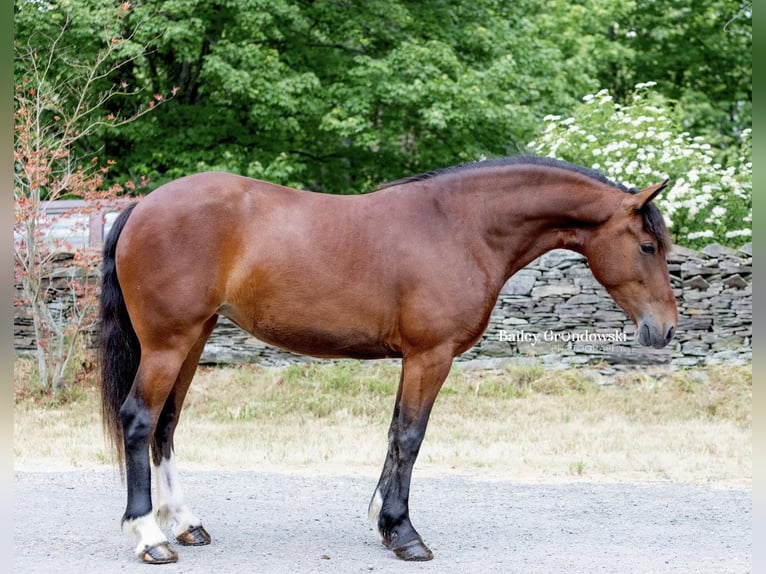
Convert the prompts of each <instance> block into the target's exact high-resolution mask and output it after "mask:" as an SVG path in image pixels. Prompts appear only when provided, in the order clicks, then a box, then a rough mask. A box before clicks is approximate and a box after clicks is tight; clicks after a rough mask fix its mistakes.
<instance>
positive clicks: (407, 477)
mask: <svg viewBox="0 0 766 574" xmlns="http://www.w3.org/2000/svg"><path fill="white" fill-rule="evenodd" d="M667 183H668V180H665V181H663V182H661V183H658V184H656V185H652V186H650V187H647V188H645V189H641V190H639V189H636V188H629V187H627V186H625V185H623V184H616V183H614V182H613V181H611V180H609V179H608V178H607V177H606V176H605V175H604V174H603V173H601V172H598V171H595V170H591V169H588V168H585V167H582V166H578V165H575V164H571V163H568V162H564V161H561V160H555V159H550V158H544V157H537V156H516V157H510V158H501V159H491V160H483V161H477V162H471V163H467V164H462V165H458V166H453V167H449V168H445V169H441V170H437V171H433V172H429V173H426V174H422V175H417V176H414V177H409V178H407V179H402V180H398V181H395V182H392V183H389V184H385V185H383V186H381V187H379V188H377V189H375V190H374V191H371V192H369V193H366V194H362V195H356V196H348V195H347V196H342V195H329V194H322V193H316V192H311V191H304V190H298V189H293V188H288V187H283V186H279V185H275V184H272V183H267V182H264V181H259V180H255V179H250V178H246V177H242V176H238V175H234V174H228V173H223V172H205V173H198V174H194V175H189V176H185V177H182V178H180V179H176V180H174V181H171V182H169V183H166V184H164V185H162V186H160V187H158V188H157V189H156V190H154V191H152V192H151V193H149V194H148V195H146V196H145V197H144V198H142V199H141V200H140V201H137V202H135V203H132V204H131V205H130V206H128V207H127V208H126V209H124V211H122V212H121V213H120V214H119V216H118V217H117V219H116V220H115V222H114V224H113V226H112V229H111V231H110V233H109V234H108V236H107V238H106V240H105V242H104V247H103V263H102V289H101V295H100V321H101V328H100V350H99V355H100V364H101V399H102V400H101V403H102V405H101V407H102V415H103V421H104V426H105V431H106V433H107V436H108V437H109V438H110V439H111V442H112V443H113V445H114V447H115V449H116V451H117V460H118V463H119V465H120V469H121V474H122V475H123V477H124V480H125V483H126V490H127V505H126V509H125V513H124V515H123V517H122V522H121V524H122V529H123V531H124V532H125V533H126V534H128V535H129V536H131V537H133V540H134V542H135V544H136V546H135V554H136V556H137V557H138V558H139V559H140V560H142V561H144V562H148V563H158V564H159V563H169V562H175V561H176V560H177V559H178V552H177V550H176V549H175V546H174V545H173V544H171V543H170V542H169V540H168V538H167V537H166V535H165V533H164V532H163V530H162V528H161V527H160V526H161V525H169V526H170V528H171V530H170V532H171V533H172V534H173V536H174V537H175V540H176V542H177V543H178V544H180V545H206V544H209V543H210V542H211V536H210V534H209V533H208V532H207V530H205V528H204V527H203V526H202V521H201V520H200V518H199V517H198V516H197V515H196V514H195V513H194V512H193V511H192V509H191V507H190V506H189V505H188V504H187V502H186V500H185V498H184V496H183V493H182V490H181V486H180V482H179V476H178V471H177V467H176V462H175V456H174V442H173V436H174V432H175V430H176V427H177V425H178V422H179V417H180V414H181V409H182V406H183V403H184V397H185V396H186V393H187V391H188V389H189V386H190V383H191V381H192V378H193V376H194V373H195V370H196V369H197V365H198V362H199V359H200V356H201V353H202V351H203V348H204V346H205V342H206V340H207V338H208V336H209V335H210V333H211V331H213V328H214V327H215V325H216V321H217V319H218V317H219V316H220V315H223V316H225V317H227V318H229V319H230V320H231V321H232V322H234V323H235V324H237V325H238V326H239V327H241V328H242V329H244V330H245V331H247V332H248V333H250V334H252V335H254V336H255V337H257V338H258V339H260V340H262V341H264V342H266V343H268V344H271V345H275V346H277V347H280V348H282V349H286V350H288V351H292V352H296V353H300V354H304V355H310V356H314V357H320V358H344V357H345V358H354V359H381V358H399V359H401V372H400V379H399V386H398V391H397V393H396V398H395V402H394V409H393V416H392V419H391V423H390V427H389V431H388V451H387V453H386V456H385V459H384V463H383V468H382V472H381V475H380V479H379V481H378V483H377V486H376V488H375V490H374V493H373V495H372V499H371V500H370V503H369V507H368V513H369V518H370V521H371V524H372V525H373V528H374V529H375V530H376V531H377V533H378V534H379V536H380V538H381V541H382V543H383V544H384V545H385V546H386V547H387V548H388V549H390V550H392V551H393V553H394V554H395V555H396V556H397V557H399V558H401V559H403V560H412V561H421V560H430V559H431V558H432V557H433V553H432V552H431V550H430V549H429V547H428V546H427V545H426V544H425V543H424V542H423V539H422V537H421V536H420V534H418V532H417V531H416V530H415V528H414V527H413V525H412V523H411V521H410V517H409V493H410V483H411V478H412V470H413V465H414V463H415V460H416V458H417V456H418V451H419V449H420V446H421V443H422V441H423V437H424V433H425V431H426V426H427V424H428V420H429V416H430V414H431V409H432V407H433V405H434V401H435V399H436V396H437V394H438V393H439V390H440V388H441V386H442V383H443V382H444V380H445V378H446V377H447V374H448V372H449V370H450V367H451V364H452V362H453V359H454V358H455V357H457V356H458V355H460V354H461V353H463V352H465V351H466V350H468V349H469V348H471V347H472V346H473V345H474V344H475V343H476V342H477V341H478V340H479V339H480V337H481V336H482V334H483V332H484V331H485V329H486V328H487V325H488V322H489V318H490V314H491V311H492V309H493V307H494V305H495V303H496V301H497V298H498V295H499V293H500V289H501V288H502V287H503V285H504V284H505V282H506V281H507V280H508V279H509V278H510V277H511V276H512V275H513V274H514V273H515V272H516V271H518V270H519V269H521V268H522V267H524V266H525V265H527V264H528V263H530V262H531V261H533V260H534V259H536V258H537V257H539V256H540V255H542V254H543V253H545V252H547V251H549V250H551V249H556V248H563V249H569V250H573V251H576V252H579V253H581V254H583V255H584V256H585V257H586V258H587V261H588V264H589V266H590V269H591V271H592V273H593V275H594V276H595V278H596V279H597V280H598V281H599V282H600V283H601V284H602V285H603V286H604V287H605V288H606V291H607V292H608V293H609V295H610V296H611V297H612V298H613V299H614V301H615V302H616V303H617V304H618V305H619V306H620V307H621V308H622V309H623V310H624V311H625V312H626V313H627V315H628V316H629V317H630V319H631V320H632V321H633V322H634V323H635V325H636V339H637V341H638V343H639V344H641V345H646V346H652V347H655V348H661V347H664V346H665V345H667V344H668V342H669V341H670V340H671V339H672V338H673V335H674V332H675V329H676V325H677V320H678V314H677V309H676V302H675V296H674V293H673V290H672V288H671V285H670V281H669V274H668V267H667V262H666V253H667V252H668V250H669V248H670V238H669V233H668V230H667V227H666V225H665V222H664V220H663V217H662V215H661V213H660V211H659V209H658V208H657V207H656V205H655V204H654V203H652V200H653V199H654V198H655V196H657V194H658V193H660V192H661V191H662V190H663V189H664V188H665V187H666V186H667ZM152 474H153V475H154V479H155V485H156V500H155V502H156V508H153V506H152V494H151V483H152Z"/></svg>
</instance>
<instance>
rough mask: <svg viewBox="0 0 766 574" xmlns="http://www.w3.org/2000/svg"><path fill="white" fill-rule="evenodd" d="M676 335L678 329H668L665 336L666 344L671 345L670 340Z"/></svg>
mask: <svg viewBox="0 0 766 574" xmlns="http://www.w3.org/2000/svg"><path fill="white" fill-rule="evenodd" d="M675 334H676V328H675V327H673V326H671V327H670V329H668V332H667V334H666V335H665V344H666V345H667V344H668V343H670V340H671V339H672V338H673V335H675Z"/></svg>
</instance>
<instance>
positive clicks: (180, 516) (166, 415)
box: [152, 315, 218, 546]
mask: <svg viewBox="0 0 766 574" xmlns="http://www.w3.org/2000/svg"><path fill="white" fill-rule="evenodd" d="M217 320H218V316H217V315H215V316H213V317H211V318H210V319H209V320H208V322H207V323H206V324H205V327H204V329H203V332H202V335H201V336H200V338H199V339H198V340H197V342H196V343H195V344H194V346H193V347H192V349H191V351H189V354H188V355H187V357H186V360H185V361H184V363H183V365H182V366H181V370H180V371H179V372H178V377H177V378H176V382H175V385H174V386H173V390H172V391H171V393H170V396H169V397H168V398H167V400H166V401H165V406H164V407H163V409H162V413H161V414H160V418H159V421H158V422H157V430H156V431H155V432H154V440H153V442H152V463H153V464H154V480H155V486H156V494H157V498H156V505H155V506H156V509H157V511H156V512H157V518H158V519H159V522H160V524H169V525H170V527H171V529H172V532H173V536H175V538H176V540H177V541H178V543H179V544H183V545H184V546H202V545H205V544H210V535H209V534H208V533H207V531H206V530H205V528H204V527H203V526H202V521H201V520H200V519H199V518H197V516H196V515H195V514H194V513H193V512H192V511H191V509H190V508H189V506H188V504H187V503H186V500H185V498H184V495H183V491H182V489H181V482H180V479H179V476H178V470H177V468H176V464H175V449H174V444H173V435H174V433H175V429H176V427H177V426H178V420H179V418H180V415H181V409H182V407H183V402H184V399H185V398H186V392H187V391H188V390H189V385H190V384H191V381H192V378H194V373H195V372H196V370H197V365H198V363H199V358H200V356H201V355H202V351H203V349H204V347H205V343H206V342H207V339H208V337H209V336H210V333H211V332H212V331H213V328H214V327H215V324H216V321H217Z"/></svg>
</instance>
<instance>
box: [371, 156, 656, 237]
mask: <svg viewBox="0 0 766 574" xmlns="http://www.w3.org/2000/svg"><path fill="white" fill-rule="evenodd" d="M510 165H541V166H546V167H555V168H559V169H565V170H567V171H572V172H574V173H579V174H580V175H584V176H586V177H589V178H591V179H594V180H596V181H598V182H599V183H603V184H606V185H608V186H610V187H613V188H615V189H618V190H619V191H622V192H623V193H638V192H639V190H638V189H637V188H635V187H627V186H625V185H623V184H621V183H616V182H614V181H612V180H611V179H609V178H608V177H606V176H605V175H604V174H603V173H602V172H600V171H598V170H595V169H591V168H588V167H584V166H581V165H577V164H574V163H571V162H568V161H564V160H561V159H556V158H552V157H542V156H536V155H518V156H511V157H503V158H495V159H486V160H480V161H471V162H467V163H462V164H459V165H454V166H451V167H445V168H442V169H437V170H434V171H429V172H426V173H421V174H418V175H413V176H411V177H405V178H403V179H398V180H396V181H392V182H389V183H385V184H383V185H381V186H379V187H378V189H386V188H387V187H394V186H395V185H402V184H406V183H415V182H418V181H425V180H429V179H434V178H436V177H440V176H442V175H449V174H453V173H460V172H463V171H469V170H474V169H482V168H487V167H490V168H491V167H504V166H510ZM641 214H642V215H643V218H644V225H646V230H647V231H648V232H649V233H650V234H652V236H654V238H655V239H656V240H657V244H658V248H659V250H660V251H661V252H667V251H668V250H669V249H670V244H671V242H670V234H669V233H668V229H667V226H666V225H665V220H664V218H663V217H662V214H661V213H660V210H659V209H657V206H656V205H654V204H653V203H651V202H650V203H648V204H647V205H645V206H644V207H643V209H642V210H641Z"/></svg>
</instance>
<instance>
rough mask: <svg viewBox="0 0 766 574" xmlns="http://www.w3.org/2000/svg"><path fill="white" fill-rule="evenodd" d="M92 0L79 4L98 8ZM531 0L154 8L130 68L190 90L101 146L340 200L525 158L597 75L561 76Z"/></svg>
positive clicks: (228, 2) (136, 75)
mask: <svg viewBox="0 0 766 574" xmlns="http://www.w3.org/2000/svg"><path fill="white" fill-rule="evenodd" d="M90 1H92V0H83V2H90ZM543 9H544V7H543V6H542V5H540V4H539V3H536V2H531V1H524V2H515V3H507V2H499V1H496V0H478V1H477V2H472V3H448V2H412V1H406V0H396V1H387V2H382V1H370V2H354V1H352V2H338V1H337V0H318V1H307V0H274V1H269V2H266V1H264V0H219V1H217V2H213V3H211V2H202V1H199V0H192V1H188V2H178V1H177V0H145V1H144V2H142V3H141V5H140V6H138V5H137V6H136V9H135V11H134V12H133V13H132V14H131V16H130V18H134V19H137V18H143V19H146V20H147V25H146V26H145V27H143V28H142V32H141V34H142V35H141V36H140V39H141V42H143V43H147V42H150V41H151V42H152V43H153V46H154V48H153V50H152V51H151V52H150V53H147V54H146V55H145V56H143V57H142V58H140V59H137V60H136V61H135V63H134V65H132V66H131V67H130V68H129V70H126V71H127V72H129V74H130V75H131V77H132V79H131V80H129V81H130V82H131V83H134V82H135V81H139V80H140V79H142V78H145V79H147V80H148V81H149V82H150V83H151V85H152V86H153V90H154V91H155V92H163V93H164V92H167V90H168V89H170V86H172V85H179V86H180V87H181V95H180V97H179V98H178V99H177V100H176V101H175V102H174V105H173V106H166V107H165V108H163V109H162V110H160V111H159V112H158V113H157V114H155V115H153V116H152V118H151V121H150V122H141V123H140V124H133V125H129V126H125V127H124V128H122V129H120V130H119V131H115V132H108V133H105V134H104V137H103V138H102V139H101V141H102V142H103V144H104V146H105V149H106V150H107V152H108V153H109V154H118V153H119V154H121V155H124V157H125V161H124V162H123V165H124V166H125V167H122V168H120V169H123V170H124V169H126V168H127V167H128V166H129V168H130V170H132V171H131V173H125V172H124V171H116V172H115V173H121V174H123V175H128V176H131V177H137V176H139V175H151V176H152V177H153V179H154V180H155V181H156V182H157V183H159V182H161V181H165V180H169V179H172V178H175V177H179V176H181V175H186V174H188V173H191V172H196V171H201V170H205V169H225V170H228V171H233V172H236V173H241V174H244V175H249V176H252V177H259V178H263V179H269V180H272V181H275V182H278V183H282V184H286V185H294V186H297V187H304V188H309V189H313V190H317V191H324V192H331V193H360V192H364V191H369V190H371V189H373V188H374V187H375V185H377V184H379V183H382V182H384V181H387V180H390V179H395V178H398V177H402V176H404V175H407V174H410V173H413V172H417V171H427V170H430V169H434V168H437V167H443V166H446V165H450V164H454V163H458V162H461V161H465V160H472V159H477V158H478V157H480V156H482V155H487V156H497V155H507V154H510V153H514V152H516V151H517V150H518V149H520V147H523V145H524V143H525V142H526V141H527V140H528V139H529V138H530V137H532V135H533V134H534V133H535V131H536V129H537V128H538V127H539V126H540V118H542V116H543V115H545V113H549V112H551V111H553V110H556V109H561V108H565V109H566V108H571V106H573V105H574V104H575V103H576V95H577V94H580V93H584V91H586V90H587V89H590V88H591V87H593V86H592V82H590V81H589V78H587V77H582V78H566V79H565V78H563V77H562V74H561V73H560V72H561V69H560V68H561V64H560V63H559V62H560V58H559V52H558V49H557V48H556V46H555V43H554V42H553V41H552V39H549V38H545V37H542V36H541V35H540V34H538V33H537V23H536V22H537V19H536V16H537V14H539V13H540V12H541V11H542V10H543Z"/></svg>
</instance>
